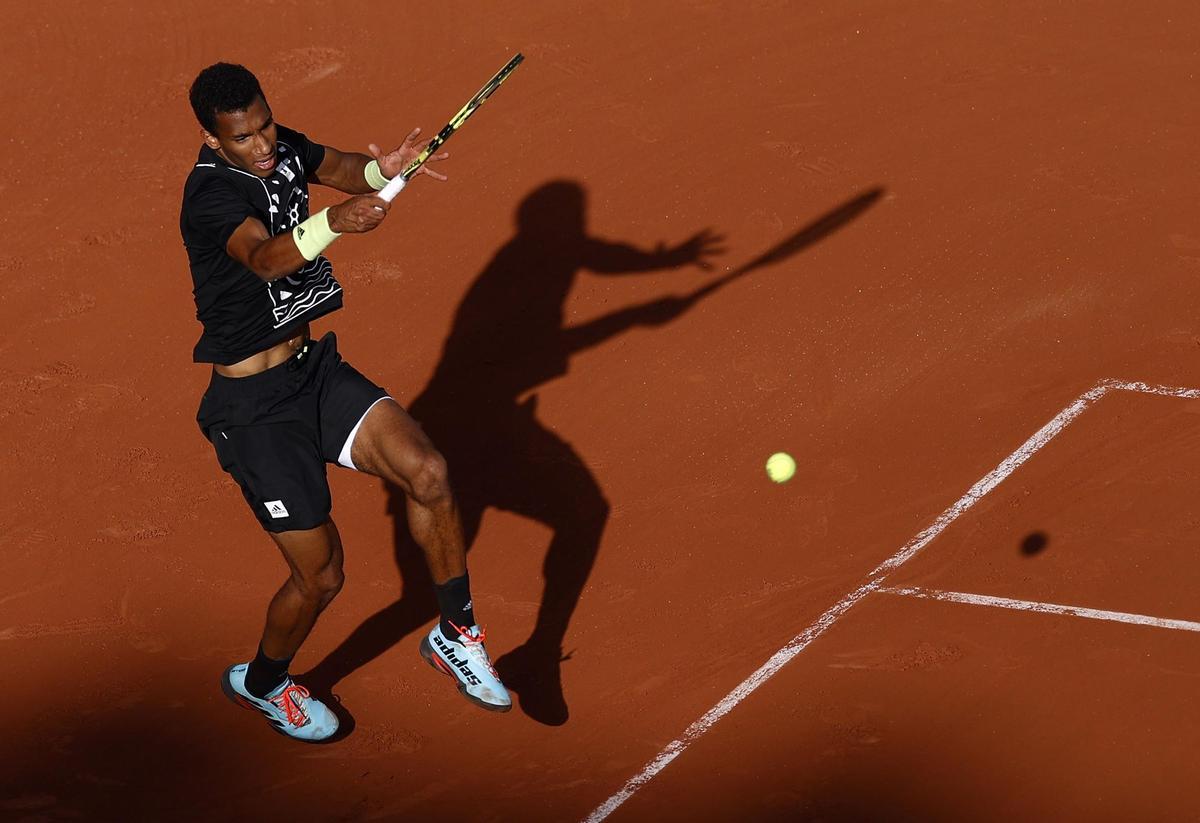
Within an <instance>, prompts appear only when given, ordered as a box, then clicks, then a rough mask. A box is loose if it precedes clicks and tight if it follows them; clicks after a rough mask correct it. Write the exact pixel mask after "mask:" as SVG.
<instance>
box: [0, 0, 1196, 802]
mask: <svg viewBox="0 0 1200 823" xmlns="http://www.w3.org/2000/svg"><path fill="white" fill-rule="evenodd" d="M134 5H138V4H134ZM141 6H142V8H140V9H131V8H130V6H129V5H128V4H113V3H71V4H68V6H66V7H59V6H52V5H47V4H19V5H13V6H12V7H11V8H9V9H7V10H6V26H5V30H6V36H5V38H4V47H3V49H0V66H2V67H3V73H4V76H5V77H6V78H7V80H8V82H7V83H6V84H5V86H4V88H3V89H2V90H0V100H2V101H3V109H4V111H5V112H6V114H7V122H8V127H7V129H5V135H4V137H3V141H2V142H0V158H2V161H3V162H0V193H2V194H3V205H2V206H0V223H2V225H3V232H2V235H3V238H4V247H3V249H0V273H2V274H3V278H4V288H3V291H2V292H0V294H2V297H0V318H2V319H3V323H4V328H5V334H4V336H3V340H0V351H2V352H3V356H4V361H5V367H4V369H3V371H2V372H0V439H2V442H3V445H4V454H5V456H4V465H5V469H6V470H5V472H4V479H3V488H4V494H3V495H0V547H2V552H0V557H2V558H3V567H4V575H3V582H2V583H0V690H2V693H3V695H4V701H3V708H0V739H2V740H3V747H2V751H3V760H4V768H3V769H2V770H0V818H3V819H5V820H15V821H53V820H66V819H71V820H121V821H127V820H216V819H226V820H250V819H260V820H264V819H265V820H282V819H290V820H297V821H300V820H345V821H357V820H381V821H388V820H421V821H425V820H445V821H457V820H467V819H471V820H495V821H508V820H538V821H541V820H545V821H583V820H589V821H599V820H611V821H614V822H615V821H651V820H655V821H657V820H679V821H684V820H788V821H792V820H804V821H810V820H811V821H859V820H939V821H940V820H947V821H949V820H968V819H969V820H980V821H984V820H986V821H993V820H995V821H999V820H1012V819H1022V820H1132V819H1141V820H1145V819H1154V820H1171V821H1175V820H1194V819H1197V811H1196V809H1197V802H1196V791H1195V774H1196V769H1197V764H1198V759H1197V756H1196V739H1197V729H1200V702H1198V701H1197V699H1196V695H1197V691H1198V689H1200V654H1197V651H1198V650H1200V635H1198V634H1197V632H1198V631H1200V595H1198V594H1197V586H1196V580H1197V578H1198V576H1200V554H1198V553H1197V551H1196V548H1197V539H1198V535H1200V504H1198V502H1197V500H1198V495H1197V489H1198V488H1200V416H1198V415H1200V391H1197V390H1200V367H1198V363H1200V326H1198V324H1197V312H1196V307H1197V304H1198V301H1200V223H1198V221H1197V198H1196V191H1197V180H1200V156H1198V153H1197V151H1196V145H1197V138H1198V137H1200V107H1197V105H1196V99H1195V92H1196V90H1197V83H1198V82H1200V81H1198V79H1197V78H1198V76H1200V47H1198V46H1197V40H1196V36H1195V32H1196V30H1197V26H1198V25H1200V10H1198V8H1197V6H1196V5H1195V4H1194V3H1185V2H1151V3H1147V4H1132V3H1127V2H1108V1H1105V2H1092V3H1086V4H1084V3H1075V4H1047V3H1040V2H1009V3H1000V2H987V3H985V2H963V3H949V2H911V1H909V0H900V1H898V2H880V1H879V0H864V2H856V3H838V2H814V3H788V2H754V3H733V2H724V0H714V1H712V2H702V1H701V0H696V2H688V3H634V2H628V0H612V1H611V2H608V3H603V4H599V3H597V4H589V5H574V4H561V3H516V4H508V5H498V4H487V5H484V6H480V4H452V5H449V4H444V5H442V6H435V7H432V8H430V7H428V6H419V5H409V6H405V7H404V8H403V9H401V10H399V11H391V10H388V7H385V6H380V5H378V4H374V5H372V4H362V3H341V4H327V3H314V4H311V5H306V4H303V3H299V2H286V1H285V0H280V1H279V2H272V1H271V0H267V2H263V3H259V4H255V5H252V6H229V7H215V6H213V5H212V4H199V3H187V4H183V3H180V4H168V5H166V6H161V5H155V4H149V3H145V4H141ZM517 52H522V53H524V54H525V56H526V60H525V62H524V64H523V65H522V66H521V67H520V69H519V70H518V71H517V72H516V73H515V74H513V75H512V77H510V78H509V79H508V80H507V82H506V83H505V84H504V86H503V88H502V89H501V90H500V91H499V92H497V93H496V95H495V96H494V97H493V98H492V99H491V100H490V101H489V102H488V104H487V105H486V106H485V107H483V108H482V109H481V110H480V111H479V113H478V114H476V115H475V116H474V118H473V119H472V120H471V121H470V123H468V124H467V125H466V126H465V127H464V128H463V130H462V131H461V132H460V133H459V134H458V135H456V136H455V137H454V139H453V140H452V141H451V142H449V143H448V144H447V149H448V150H449V151H450V154H451V158H450V160H448V161H447V162H446V163H445V164H444V165H443V167H442V170H443V171H445V172H446V173H447V174H449V175H450V181H449V182H448V183H445V184H438V183H436V182H434V181H431V180H429V179H428V178H426V179H422V180H420V181H418V182H417V183H415V184H414V185H413V186H411V187H410V188H409V190H408V191H406V192H404V193H403V194H402V195H401V197H400V199H398V200H397V201H396V204H395V206H394V207H393V210H392V213H391V216H390V217H389V218H388V220H387V222H386V223H385V224H384V225H383V226H382V227H381V228H380V229H379V230H378V231H376V232H374V233H373V234H370V235H365V236H361V237H347V238H344V239H342V240H340V241H339V242H338V244H337V245H335V246H333V247H331V250H330V257H331V259H332V260H333V263H334V266H335V270H336V274H337V276H338V278H339V280H340V281H341V283H342V285H343V286H344V288H345V301H346V307H345V309H344V310H342V311H340V312H337V313H335V314H333V315H330V316H329V317H327V318H325V319H324V320H322V321H320V322H319V323H318V324H317V326H316V327H315V328H314V332H315V333H316V334H321V333H323V332H324V331H326V330H328V329H334V330H336V331H337V334H338V338H339V348H340V350H341V351H342V353H343V354H344V355H345V356H346V358H347V359H348V360H349V361H350V362H352V363H353V364H354V365H355V366H356V367H357V368H358V369H360V370H361V371H362V372H364V373H365V374H367V375H368V376H370V377H371V378H372V379H374V380H375V381H376V382H378V383H380V384H381V385H383V386H385V387H387V388H388V390H389V391H390V392H391V393H392V394H393V395H394V396H395V397H396V398H397V399H398V400H399V401H400V402H401V403H403V404H405V405H406V406H408V407H409V408H411V409H412V410H413V414H414V416H416V417H418V419H419V420H420V421H421V422H422V424H423V425H424V426H425V428H426V430H427V431H429V432H430V433H431V435H432V436H433V438H434V440H435V442H436V443H437V444H438V445H439V447H440V448H441V449H442V450H443V451H444V452H445V453H446V455H447V457H448V458H449V460H450V465H451V471H452V472H453V475H454V478H455V482H456V486H457V488H458V490H459V494H460V497H461V500H462V504H463V509H464V512H465V513H466V514H467V517H468V527H469V530H470V531H471V533H472V536H473V539H472V543H471V547H470V553H469V563H470V567H471V576H472V580H473V584H474V594H475V607H476V610H477V613H478V615H479V617H480V620H481V622H482V623H484V625H486V627H487V631H488V648H489V651H490V652H491V654H492V658H493V660H496V661H497V668H498V669H500V671H501V673H502V674H503V675H504V676H505V679H506V681H507V682H508V683H509V684H510V685H511V686H512V687H513V690H514V692H515V694H516V705H515V706H514V709H513V711H512V712H510V713H508V714H504V715H494V714H489V713H486V712H482V711H479V710H478V709H476V708H474V707H472V706H470V705H469V704H468V703H466V702H465V701H463V700H462V699H461V698H460V697H459V696H458V695H457V694H456V693H455V692H454V690H453V688H452V686H451V685H450V684H449V683H448V682H446V681H445V680H444V679H442V678H441V677H439V676H438V675H437V674H436V673H434V672H433V671H431V670H430V669H429V668H428V667H427V666H426V665H425V663H424V661H422V660H421V658H420V656H419V655H418V653H417V644H418V641H419V639H420V637H421V634H422V632H423V631H425V630H427V629H428V627H429V626H430V625H431V624H432V621H433V620H434V618H435V616H436V607H435V605H434V604H433V602H432V596H431V594H430V593H429V585H428V577H427V573H426V572H424V571H423V568H422V563H421V560H420V557H419V554H416V553H415V549H414V547H413V545H412V543H411V540H410V539H409V538H408V536H407V529H406V525H405V522H404V518H403V515H402V514H400V513H399V512H401V511H402V506H398V503H399V502H400V501H401V498H402V495H401V494H400V493H399V492H398V491H397V490H395V489H389V488H387V487H385V486H384V485H382V484H381V483H380V482H379V481H377V480H374V479H372V478H370V477H365V476H360V475H356V474H354V473H352V472H350V471H347V470H344V469H339V468H336V467H331V468H330V474H331V483H332V485H333V491H334V517H335V519H336V520H337V523H338V525H339V527H340V529H341V533H342V536H343V539H344V542H345V545H346V575H347V583H346V586H345V589H344V590H343V591H342V593H341V595H340V596H339V598H338V599H337V600H336V601H335V602H334V603H333V605H332V606H331V607H330V609H329V610H328V611H327V612H326V613H325V614H324V616H323V617H322V619H321V621H320V622H319V623H318V625H317V627H316V629H315V631H314V633H313V635H312V636H311V637H310V639H309V640H308V642H307V643H306V644H305V646H304V647H303V649H302V651H301V653H300V656H299V657H298V658H297V659H296V661H295V663H294V665H293V668H292V671H293V673H294V674H295V675H296V676H297V679H298V680H299V682H301V683H303V684H306V685H307V686H308V687H309V688H311V689H312V691H313V693H314V695H318V696H321V697H323V698H324V699H327V700H329V701H330V702H331V703H335V704H336V706H337V711H338V712H339V716H340V717H341V719H342V727H343V732H342V733H340V734H339V736H338V738H337V739H336V740H335V741H334V742H332V743H329V744H325V745H320V746H306V745H303V744H300V743H297V742H295V741H292V740H288V739H286V738H284V737H281V736H278V735H275V734H272V733H271V731H270V730H269V729H268V728H267V727H266V724H264V723H263V722H262V721H261V720H259V719H257V718H255V717H254V716H252V715H251V714H249V713H246V712H243V711H241V710H239V709H238V708H237V707H235V706H233V705H232V704H230V703H229V702H228V701H227V700H226V699H225V697H224V696H223V695H222V693H221V690H220V688H219V684H218V679H219V677H220V675H221V673H222V671H223V670H224V669H225V667H227V666H228V665H230V664H231V663H233V662H237V661H243V660H247V659H249V657H251V656H252V655H253V653H254V648H255V643H256V642H257V637H258V632H259V630H260V628H261V625H262V619H263V613H264V610H265V607H266V602H267V600H268V599H269V597H270V595H271V594H272V593H273V592H274V590H275V589H276V588H277V587H278V585H279V584H280V583H281V582H282V580H283V578H284V576H285V570H284V566H283V564H282V562H281V560H280V558H279V556H278V553H277V552H276V550H275V548H274V546H273V545H272V544H271V543H270V541H269V540H268V539H267V538H266V536H265V535H264V534H263V533H262V531H261V529H260V528H259V526H258V524H257V522H256V521H255V520H254V518H253V517H252V516H251V515H250V513H249V511H248V509H247V508H246V506H245V504H244V502H243V501H242V499H241V495H240V494H239V493H238V490H237V488H236V486H235V485H234V484H233V482H232V481H231V480H230V479H229V478H228V477H227V476H226V475H224V474H223V473H222V472H221V470H220V468H219V466H218V465H217V462H216V459H215V457H214V455H213V453H212V449H211V447H210V446H209V444H208V443H207V442H206V441H205V439H204V438H203V437H202V436H201V434H200V432H199V430H198V428H197V426H196V424H195V419H194V418H195V413H196V407H197V403H198V400H199V397H200V395H201V393H202V392H203V390H204V387H205V385H206V383H207V379H208V368H207V367H206V366H202V365H197V364H193V363H192V362H191V347H192V345H193V344H194V343H195V340H196V338H197V336H198V334H199V331H200V327H199V324H198V323H197V322H196V320H195V309H194V305H193V303H192V296H191V293H190V290H191V281H190V278H189V275H188V269H187V259H186V256H185V253H184V250H183V248H182V243H181V241H180V237H179V232H178V214H179V205H180V194H181V187H182V184H183V180H184V179H185V177H186V176H187V174H188V172H189V170H190V168H191V165H192V163H193V162H194V158H195V156H196V151H197V149H198V147H199V129H198V127H197V125H196V123H195V121H194V118H193V116H192V113H191V111H190V109H189V107H188V104H187V99H186V96H187V88H188V85H189V84H190V82H191V80H192V78H193V77H194V76H195V74H196V73H197V72H198V71H199V70H200V69H201V68H203V67H204V66H206V65H208V64H210V63H212V62H215V61H218V60H226V61H233V62H240V63H244V64H245V65H247V66H248V67H250V68H251V69H252V70H253V71H255V72H256V73H257V74H258V76H259V78H260V79H261V80H262V83H263V86H264V90H265V92H266V94H267V97H268V100H269V102H270V104H271V106H272V109H273V111H274V114H275V116H276V117H277V118H278V120H279V121H280V122H282V123H284V124H287V125H290V126H292V127H293V128H297V129H300V130H302V131H304V132H306V133H307V134H308V135H309V136H310V137H312V138H313V139H314V140H317V141H319V142H321V143H326V144H329V145H333V146H336V147H338V148H341V149H344V150H358V151H362V150H364V149H365V147H366V145H367V144H368V143H369V142H377V143H387V144H389V146H390V145H394V144H396V143H398V142H399V140H400V139H401V138H402V137H403V136H404V135H405V134H406V133H407V132H408V130H409V129H411V128H412V127H413V126H421V127H422V128H423V129H425V131H426V133H432V132H434V131H435V130H436V129H438V128H440V127H441V125H442V124H443V123H445V122H446V120H447V118H448V117H449V116H450V115H451V114H453V113H454V111H455V110H457V109H458V107H459V106H460V105H461V104H462V103H463V102H465V101H466V99H467V98H468V97H469V96H470V95H471V94H472V93H473V92H474V91H475V90H476V89H477V88H478V87H479V86H480V84H481V83H482V82H483V81H484V80H486V79H487V78H488V77H489V76H490V75H491V74H492V73H493V72H494V71H495V70H496V69H497V68H499V67H500V66H501V65H503V64H504V62H505V61H507V60H508V59H509V58H510V57H511V56H512V55H514V54H515V53H517ZM313 192H314V195H313V199H314V206H315V207H320V206H322V205H329V204H331V203H334V202H336V201H337V200H336V198H337V197H338V195H337V193H336V192H332V191H330V190H327V189H321V188H319V187H314V189H313ZM519 213H520V214H522V215H524V217H525V218H528V219H523V220H522V221H521V223H520V224H518V221H517V216H518V214H519ZM580 223H582V225H580ZM705 231H709V232H711V233H713V234H715V235H720V236H721V237H723V240H722V241H721V246H722V248H723V251H721V252H720V253H719V254H716V255H713V256H712V257H710V258H709V260H708V262H709V263H710V264H711V267H710V268H708V269H705V268H702V267H699V266H695V265H689V266H678V265H674V264H672V263H671V262H670V260H669V258H670V254H658V253H657V252H656V249H658V250H662V249H665V250H667V251H668V252H669V251H670V250H671V249H673V248H678V247H679V246H680V245H681V244H686V243H687V242H688V241H689V239H690V238H694V237H696V236H697V235H698V234H699V233H701V232H705ZM656 255H657V256H656ZM647 261H650V262H647ZM654 261H657V262H654ZM731 274H738V276H736V277H733V278H731V279H729V280H725V281H720V285H717V286H715V287H714V288H711V289H708V290H706V291H703V292H700V290H703V289H704V287H705V286H706V285H708V284H712V283H717V282H718V280H719V278H721V277H723V276H729V275H731ZM689 296H691V299H689ZM665 298H682V299H679V300H670V299H665ZM448 341H454V345H449V344H448ZM777 451H785V452H789V453H790V454H792V455H793V456H794V457H795V458H796V461H797V463H798V470H797V473H796V475H795V477H794V478H793V479H792V480H791V481H789V482H787V483H783V484H775V483H772V482H770V480H769V479H768V478H767V476H766V474H765V472H764V468H763V467H764V463H765V461H766V458H767V456H768V455H770V454H771V453H773V452H777ZM580 586H582V591H581V592H578V591H577V590H578V588H579V587H580ZM539 616H540V617H539ZM539 619H542V620H550V621H557V623H558V624H560V625H563V626H565V635H564V636H563V641H562V649H561V654H560V652H559V650H557V649H551V650H547V649H533V648H531V647H529V646H526V645H524V644H525V641H526V639H527V638H528V637H529V636H530V633H531V631H532V630H533V628H534V625H535V623H536V622H537V621H538V620H539ZM560 658H565V659H560ZM556 679H557V680H558V681H559V682H560V684H561V695H562V700H563V701H564V702H565V704H566V706H567V708H568V710H569V712H568V713H567V714H565V715H559V714H556V713H555V711H554V706H555V705H557V704H556V701H557V694H555V693H554V692H555V690H556V688H557V686H556V685H555V680H556Z"/></svg>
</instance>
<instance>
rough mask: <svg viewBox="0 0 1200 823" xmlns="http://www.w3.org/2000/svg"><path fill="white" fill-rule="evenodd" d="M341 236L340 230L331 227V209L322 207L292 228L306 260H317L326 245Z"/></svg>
mask: <svg viewBox="0 0 1200 823" xmlns="http://www.w3.org/2000/svg"><path fill="white" fill-rule="evenodd" d="M339 237H341V233H340V232H336V231H334V230H333V229H331V228H329V209H321V210H320V211H319V212H317V213H316V214H314V215H313V216H312V217H310V218H308V219H307V220H305V221H304V222H303V223H301V224H300V225H298V226H296V228H294V229H292V239H293V240H295V241H296V248H298V249H299V250H300V253H301V254H302V255H304V259H305V260H316V259H317V258H318V257H319V256H320V255H321V252H323V251H325V247H326V246H328V245H329V244H330V243H332V242H333V241H334V240H337V239H338V238H339Z"/></svg>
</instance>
